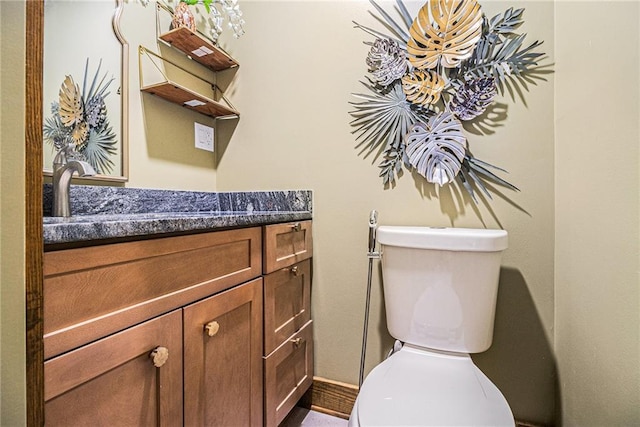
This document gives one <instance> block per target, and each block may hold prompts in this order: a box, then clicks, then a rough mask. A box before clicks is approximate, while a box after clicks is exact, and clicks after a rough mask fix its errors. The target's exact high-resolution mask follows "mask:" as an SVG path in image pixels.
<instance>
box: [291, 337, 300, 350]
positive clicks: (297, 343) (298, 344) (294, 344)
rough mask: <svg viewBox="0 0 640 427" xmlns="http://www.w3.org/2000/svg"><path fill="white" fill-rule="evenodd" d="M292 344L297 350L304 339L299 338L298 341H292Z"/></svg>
mask: <svg viewBox="0 0 640 427" xmlns="http://www.w3.org/2000/svg"><path fill="white" fill-rule="evenodd" d="M291 342H292V343H293V346H294V347H295V348H300V345H301V344H302V343H303V340H302V338H300V337H298V338H296V339H293V340H291Z"/></svg>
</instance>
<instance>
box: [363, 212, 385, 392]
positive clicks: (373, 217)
mask: <svg viewBox="0 0 640 427" xmlns="http://www.w3.org/2000/svg"><path fill="white" fill-rule="evenodd" d="M377 226H378V212H376V211H375V209H374V210H372V211H371V213H370V214H369V250H368V252H367V258H369V276H368V279H367V300H366V303H365V309H364V330H363V331H362V353H361V354H360V377H359V378H358V387H362V381H363V380H364V360H365V356H366V353H367V331H368V330H369V305H370V303H371V280H372V276H373V260H374V259H380V253H379V252H376V227H377Z"/></svg>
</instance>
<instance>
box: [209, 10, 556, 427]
mask: <svg viewBox="0 0 640 427" xmlns="http://www.w3.org/2000/svg"><path fill="white" fill-rule="evenodd" d="M405 3H406V4H407V5H408V6H409V7H410V9H411V10H414V11H415V10H417V9H418V8H419V6H420V5H422V4H423V2H416V1H413V2H405ZM383 4H384V5H385V6H386V7H387V8H388V9H389V10H393V9H392V6H393V2H385V3H383ZM482 4H483V7H484V8H485V11H486V13H487V14H488V15H490V16H493V15H494V14H496V13H498V12H501V11H503V10H505V9H507V8H508V7H510V6H513V3H511V2H493V1H489V2H482ZM241 5H242V10H243V12H244V14H245V18H246V21H247V25H246V30H247V34H246V35H245V36H243V37H242V38H240V39H239V40H237V41H236V40H234V39H231V38H229V37H228V38H227V40H228V41H227V42H226V45H227V46H228V48H229V51H230V52H232V54H233V55H234V57H235V58H236V59H237V60H238V61H239V62H240V64H241V65H240V70H239V72H238V74H237V76H236V79H235V80H234V82H233V84H232V86H231V87H230V89H229V92H230V94H231V99H232V101H233V103H234V104H235V105H236V107H237V108H238V109H239V111H240V112H241V114H242V115H241V118H240V121H239V123H238V126H237V128H236V129H235V132H234V133H233V137H232V138H231V140H230V142H229V143H228V145H227V146H226V147H225V150H224V154H223V155H222V156H221V158H220V159H219V166H218V177H217V179H218V189H219V190H251V189H274V188H275V189H281V188H310V189H313V190H314V285H313V286H314V287H313V316H314V318H315V319H316V323H315V330H314V331H315V340H316V365H315V367H316V374H317V375H320V376H322V377H326V378H330V379H333V380H339V381H344V382H348V383H357V381H358V369H359V358H360V345H361V337H362V321H363V311H364V303H365V290H366V278H367V258H366V239H367V220H368V214H369V211H370V210H371V209H374V208H375V209H377V210H378V211H379V215H380V223H381V224H415V225H433V226H450V225H453V226H457V227H485V226H486V227H489V228H496V227H504V228H505V229H506V230H508V231H509V233H510V247H509V249H508V251H507V252H506V253H505V256H504V263H503V265H504V269H503V275H502V283H501V291H500V298H499V305H498V317H497V324H496V338H495V342H494V346H493V347H492V349H490V350H489V351H488V352H487V353H485V354H482V355H478V356H477V357H476V358H475V359H476V361H477V363H478V364H479V365H480V366H481V367H482V368H483V369H484V370H485V372H487V374H488V375H489V376H490V377H491V378H492V379H494V381H495V382H496V383H497V384H498V386H499V387H500V388H501V389H502V390H503V392H504V394H505V395H506V397H507V399H508V400H509V403H510V404H511V406H512V408H513V410H514V412H515V414H516V415H517V416H518V417H519V418H522V419H527V420H531V421H539V422H551V421H552V420H553V412H554V393H555V377H554V372H555V367H554V361H553V355H552V351H551V344H550V341H551V339H552V335H553V332H552V329H553V322H554V319H553V315H554V312H553V236H554V222H553V215H554V195H553V194H554V193H553V173H554V165H553V157H554V152H553V149H554V146H553V138H554V129H553V128H554V123H553V117H554V111H553V91H554V85H553V77H552V76H550V77H549V81H548V82H543V83H541V84H540V85H538V86H537V87H533V88H532V89H531V91H530V92H529V93H526V95H525V99H526V105H525V104H523V102H521V101H518V102H515V103H514V102H511V101H510V100H505V101H504V102H505V103H507V104H508V118H507V120H506V122H504V123H503V125H504V126H502V127H499V128H497V129H495V130H496V132H495V134H494V135H491V136H485V137H480V136H475V135H472V136H471V138H470V139H471V147H472V149H473V151H474V154H475V155H476V156H478V157H479V158H482V159H485V160H487V161H489V162H493V163H495V164H497V165H500V166H504V167H505V168H507V169H508V170H509V172H510V174H509V175H508V179H509V180H510V181H511V182H513V183H514V184H516V185H518V186H519V187H520V188H521V189H522V191H521V192H520V193H514V192H510V191H508V190H506V191H503V192H502V194H503V196H500V195H498V196H496V197H494V201H493V202H492V203H491V204H490V205H489V206H490V207H487V205H485V204H481V205H480V206H475V205H473V204H472V202H469V201H468V200H465V201H464V203H462V204H460V203H459V202H458V201H457V196H455V195H453V196H452V195H451V194H450V192H449V191H448V190H444V191H440V193H441V194H440V197H439V198H438V197H436V193H437V192H438V190H435V189H434V188H433V187H431V186H423V184H422V183H418V184H416V182H415V181H414V179H413V177H412V176H411V175H408V174H405V176H403V177H402V178H401V179H400V181H399V183H398V185H397V187H396V188H395V189H393V190H383V188H382V185H381V180H380V179H379V178H378V168H377V167H376V166H372V164H371V163H372V161H371V159H363V158H362V157H360V156H358V150H357V149H355V148H354V147H355V142H354V141H355V140H354V137H353V135H352V134H351V130H352V129H351V127H350V126H349V121H350V119H351V118H350V116H349V114H348V112H349V111H350V106H349V104H348V103H349V101H351V100H353V98H351V97H350V93H352V92H359V91H362V86H361V85H360V83H358V80H362V79H363V78H364V75H365V73H366V64H365V58H366V54H367V51H368V47H367V46H366V45H364V44H363V41H365V40H370V38H368V37H367V35H366V34H365V33H364V32H362V31H360V30H358V29H354V28H353V24H352V20H355V21H357V22H359V23H362V24H366V25H369V26H376V27H379V25H378V24H376V23H375V21H374V19H373V18H372V17H371V16H370V15H369V12H368V11H369V10H371V9H372V6H371V5H370V4H369V2H367V1H348V2H345V1H333V2H331V1H294V2H287V1H250V0H243V1H242V2H241ZM523 6H524V7H525V8H526V12H525V18H526V23H525V25H524V26H523V28H522V31H523V32H527V33H528V34H529V41H533V40H536V39H540V40H544V41H545V43H544V45H543V48H544V49H543V51H544V52H547V54H548V55H549V59H548V62H549V63H551V62H553V58H554V55H553V47H554V34H553V3H552V2H527V3H524V4H523ZM221 151H222V150H221ZM376 164H377V162H376ZM376 271H377V270H376ZM380 298H381V289H380V281H379V279H378V274H376V281H375V283H374V288H373V299H372V305H371V307H372V309H371V310H372V315H371V320H370V327H371V329H370V332H369V338H370V341H369V346H368V354H367V358H368V359H367V360H368V368H371V367H373V366H374V365H375V364H376V363H378V362H379V361H380V360H381V359H382V357H383V355H385V354H386V352H387V351H388V349H389V345H390V343H391V340H390V338H389V336H388V335H387V333H386V326H385V323H384V317H383V315H382V305H381V300H380Z"/></svg>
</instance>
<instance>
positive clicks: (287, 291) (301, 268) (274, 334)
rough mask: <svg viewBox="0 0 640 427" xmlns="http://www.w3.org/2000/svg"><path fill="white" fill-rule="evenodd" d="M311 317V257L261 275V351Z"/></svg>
mask: <svg viewBox="0 0 640 427" xmlns="http://www.w3.org/2000/svg"><path fill="white" fill-rule="evenodd" d="M309 320H311V260H305V261H302V262H300V263H298V264H294V265H292V266H291V267H286V268H283V269H280V270H277V271H274V272H273V273H271V274H268V275H267V276H265V277H264V330H265V333H264V353H265V355H268V354H269V353H271V352H272V351H273V350H275V349H276V347H278V346H279V345H281V344H282V343H283V342H284V341H285V340H286V339H287V338H289V337H290V336H291V335H293V334H294V333H295V332H296V331H298V330H299V329H300V328H302V327H303V326H304V325H305V324H306V323H307V322H308V321H309Z"/></svg>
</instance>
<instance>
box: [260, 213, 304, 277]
mask: <svg viewBox="0 0 640 427" xmlns="http://www.w3.org/2000/svg"><path fill="white" fill-rule="evenodd" d="M264 230H265V233H264V272H265V273H272V272H274V271H275V270H279V269H281V268H284V267H289V266H291V265H293V264H295V263H297V262H300V261H303V260H305V259H308V258H311V256H312V255H313V244H312V243H313V242H312V237H311V221H299V222H290V223H285V224H273V225H267V226H266V227H265V228H264Z"/></svg>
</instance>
